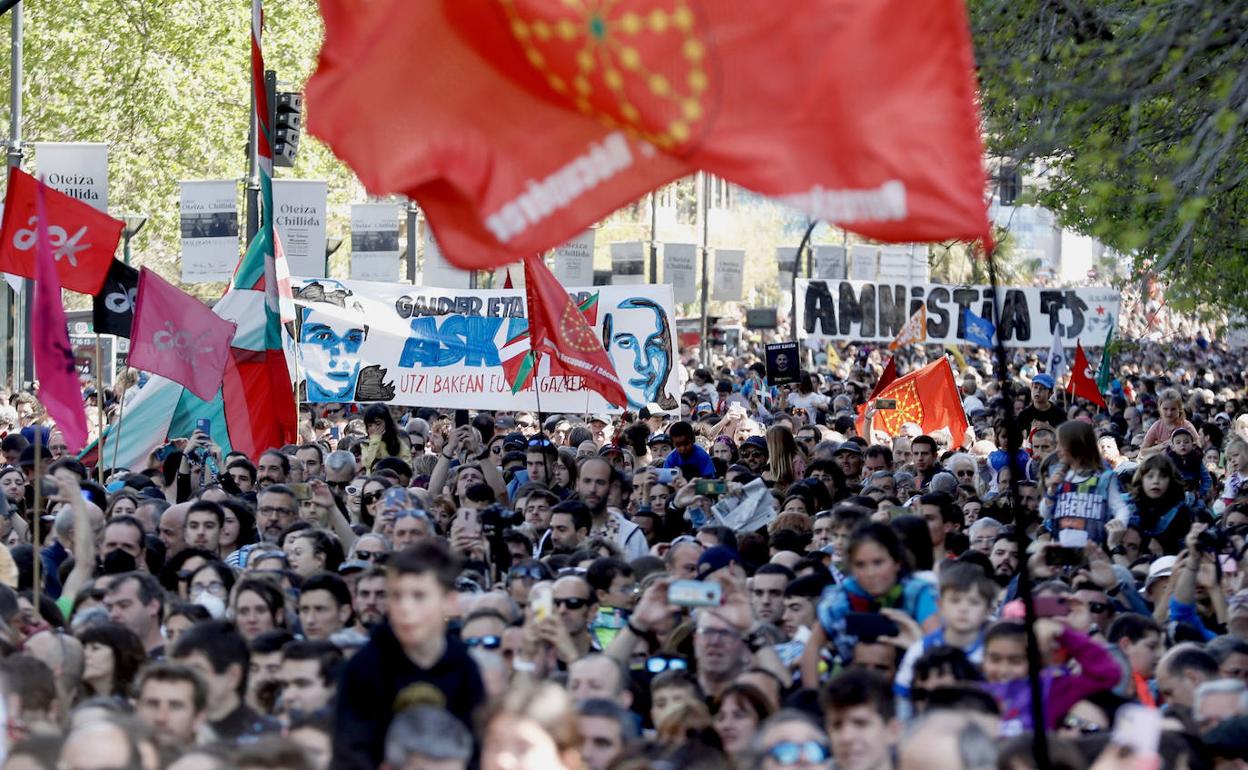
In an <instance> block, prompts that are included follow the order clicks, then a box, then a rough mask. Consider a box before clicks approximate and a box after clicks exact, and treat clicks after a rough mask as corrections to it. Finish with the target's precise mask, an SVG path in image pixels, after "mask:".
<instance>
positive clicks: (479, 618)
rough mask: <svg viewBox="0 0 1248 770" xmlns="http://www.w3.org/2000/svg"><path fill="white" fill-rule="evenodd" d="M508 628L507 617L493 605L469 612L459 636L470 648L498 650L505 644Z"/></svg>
mask: <svg viewBox="0 0 1248 770" xmlns="http://www.w3.org/2000/svg"><path fill="white" fill-rule="evenodd" d="M506 630H507V619H506V618H504V617H503V614H502V613H501V612H499V611H498V610H496V609H493V608H491V607H482V608H481V609H476V610H473V611H472V612H470V613H468V617H466V618H464V625H463V626H462V627H461V628H460V631H459V638H460V639H461V640H463V642H464V646H465V647H467V648H468V649H470V650H471V649H473V648H481V649H483V650H489V651H490V652H498V650H499V649H500V648H501V647H502V646H503V633H504V632H505V631H506Z"/></svg>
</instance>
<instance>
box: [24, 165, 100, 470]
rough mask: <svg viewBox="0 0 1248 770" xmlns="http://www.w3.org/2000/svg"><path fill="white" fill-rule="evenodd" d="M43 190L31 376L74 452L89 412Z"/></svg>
mask: <svg viewBox="0 0 1248 770" xmlns="http://www.w3.org/2000/svg"><path fill="white" fill-rule="evenodd" d="M45 191H46V185H44V183H43V182H42V181H40V182H39V183H38V189H37V191H36V193H35V206H36V209H37V211H38V223H37V226H36V234H35V240H36V244H35V301H34V304H33V305H32V306H31V309H30V320H31V331H32V333H31V335H30V336H31V341H32V344H33V345H34V358H35V376H36V377H38V378H39V401H40V402H42V403H43V406H44V408H46V409H47V410H48V416H49V417H51V418H52V419H53V421H55V422H56V427H57V428H58V429H60V431H61V435H63V436H64V437H65V446H66V447H67V448H68V449H69V451H71V452H78V451H80V450H81V449H82V447H83V446H84V445H86V443H87V413H86V410H85V409H84V408H83V406H82V387H81V385H80V384H79V382H78V367H77V365H76V364H75V363H74V349H73V348H71V347H70V346H69V327H68V326H67V325H66V324H65V308H64V307H62V305H61V277H60V275H58V274H57V272H56V260H55V259H53V257H52V242H51V241H50V240H49V237H48V217H47V214H46V208H47V204H46V202H45V201H44V193H45Z"/></svg>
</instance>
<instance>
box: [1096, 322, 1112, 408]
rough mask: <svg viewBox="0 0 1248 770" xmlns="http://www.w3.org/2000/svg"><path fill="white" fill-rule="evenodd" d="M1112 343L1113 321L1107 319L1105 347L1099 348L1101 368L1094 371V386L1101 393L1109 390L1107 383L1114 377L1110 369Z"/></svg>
mask: <svg viewBox="0 0 1248 770" xmlns="http://www.w3.org/2000/svg"><path fill="white" fill-rule="evenodd" d="M1113 345H1114V321H1113V319H1112V318H1111V319H1110V321H1109V331H1108V332H1107V333H1106V334H1105V347H1103V348H1101V368H1100V369H1098V370H1097V372H1096V388H1097V390H1099V391H1101V392H1102V393H1108V392H1109V383H1110V382H1111V381H1112V380H1113V379H1114V373H1113V371H1112V370H1111V369H1110V359H1111V358H1112V352H1111V350H1110V349H1111V348H1112V347H1113Z"/></svg>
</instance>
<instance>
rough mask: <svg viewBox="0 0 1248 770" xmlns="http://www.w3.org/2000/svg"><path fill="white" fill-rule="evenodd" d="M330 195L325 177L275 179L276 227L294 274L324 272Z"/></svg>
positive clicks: (311, 274) (287, 261)
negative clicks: (315, 178)
mask: <svg viewBox="0 0 1248 770" xmlns="http://www.w3.org/2000/svg"><path fill="white" fill-rule="evenodd" d="M328 195H329V187H328V185H327V184H326V183H325V182H324V181H322V180H314V179H274V180H273V226H274V227H275V228H276V229H277V235H278V237H279V238H280V239H281V241H282V249H283V250H284V251H285V252H286V263H287V264H288V265H290V274H291V275H292V276H293V275H304V276H308V277H312V278H320V277H324V275H325V217H326V213H327V208H328Z"/></svg>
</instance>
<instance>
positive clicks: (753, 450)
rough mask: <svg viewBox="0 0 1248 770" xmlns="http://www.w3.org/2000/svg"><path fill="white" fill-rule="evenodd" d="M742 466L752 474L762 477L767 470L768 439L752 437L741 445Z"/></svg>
mask: <svg viewBox="0 0 1248 770" xmlns="http://www.w3.org/2000/svg"><path fill="white" fill-rule="evenodd" d="M741 464H742V465H744V466H745V467H747V468H749V469H750V473H753V474H754V475H755V476H761V475H762V473H763V471H765V470H766V469H767V439H765V438H763V437H762V436H750V437H749V438H747V439H746V440H745V441H744V442H743V443H742V444H741Z"/></svg>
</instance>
